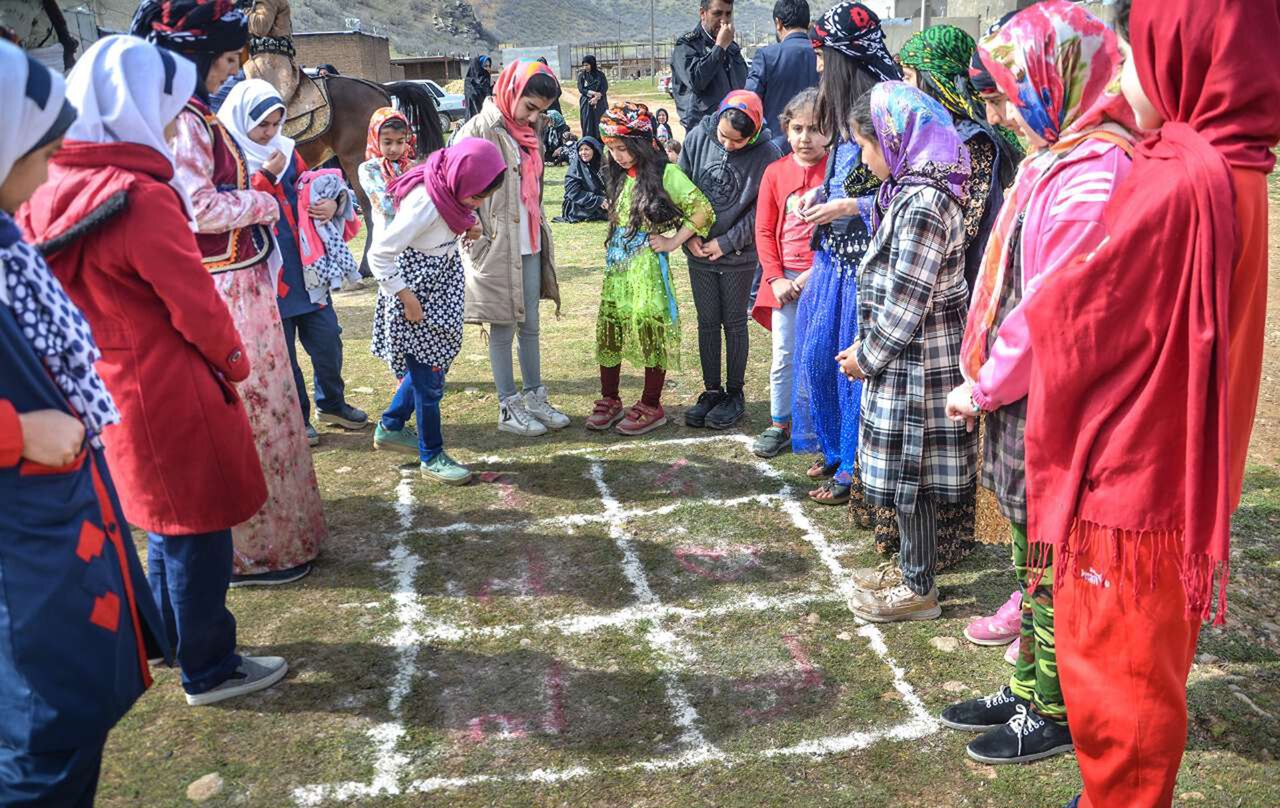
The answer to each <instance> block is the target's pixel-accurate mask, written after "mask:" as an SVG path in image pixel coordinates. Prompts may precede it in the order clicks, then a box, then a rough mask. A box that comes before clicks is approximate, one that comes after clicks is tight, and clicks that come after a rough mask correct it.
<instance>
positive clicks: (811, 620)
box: [804, 612, 822, 626]
mask: <svg viewBox="0 0 1280 808" xmlns="http://www.w3.org/2000/svg"><path fill="white" fill-rule="evenodd" d="M821 620H822V618H821V617H819V616H818V613H817V612H809V613H808V614H806V615H805V616H804V621H805V622H806V623H808V624H809V625H811V626H816V625H817V624H818V623H819V622H821Z"/></svg>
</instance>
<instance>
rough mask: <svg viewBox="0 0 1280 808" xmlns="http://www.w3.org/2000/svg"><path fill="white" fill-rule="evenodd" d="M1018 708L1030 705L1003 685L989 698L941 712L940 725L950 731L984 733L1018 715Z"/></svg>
mask: <svg viewBox="0 0 1280 808" xmlns="http://www.w3.org/2000/svg"><path fill="white" fill-rule="evenodd" d="M1020 706H1021V707H1030V706H1031V703H1030V702H1028V701H1027V700H1026V699H1023V698H1019V697H1018V696H1015V695H1013V691H1012V690H1010V689H1009V686H1008V685H1005V686H1004V687H1002V688H1000V689H999V690H998V691H996V692H995V693H992V694H991V695H990V696H979V697H978V698H976V699H969V700H968V701H962V702H960V703H959V704H953V705H951V706H950V707H948V708H947V709H945V710H943V711H942V716H941V718H942V724H943V726H947V727H951V728H952V729H963V730H967V731H969V732H986V731H987V730H989V729H995V728H997V727H1002V726H1004V725H1005V724H1006V723H1008V721H1009V719H1010V718H1013V717H1014V716H1015V715H1017V714H1018V707H1020Z"/></svg>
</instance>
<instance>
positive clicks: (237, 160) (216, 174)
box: [186, 98, 272, 275]
mask: <svg viewBox="0 0 1280 808" xmlns="http://www.w3.org/2000/svg"><path fill="white" fill-rule="evenodd" d="M186 109H188V110H190V111H191V112H194V113H195V114H196V115H197V116H198V117H199V118H200V120H201V122H203V123H204V128H205V131H206V132H207V133H208V134H209V143H210V144H211V146H212V149H213V185H214V187H215V188H217V189H218V190H219V191H244V190H248V188H249V169H248V167H247V166H246V165H245V160H244V154H243V153H242V152H241V151H240V147H239V146H238V145H237V144H236V142H235V140H234V139H232V138H231V137H230V136H229V135H228V134H227V130H226V129H224V128H223V127H222V122H221V121H219V120H218V117H217V116H216V115H214V114H213V112H212V111H210V109H209V108H208V107H207V106H205V105H204V103H203V102H201V101H200V100H199V99H197V98H192V99H191V100H190V101H188V102H187V105H186ZM196 244H197V245H199V247H200V254H201V255H203V256H204V267H205V269H207V270H209V272H210V274H214V275H216V274H218V273H220V272H231V271H232V270H237V269H248V268H249V267H252V266H257V265H258V264H260V263H262V262H263V261H265V260H266V259H267V256H268V255H270V254H271V249H272V246H271V245H272V242H271V231H270V230H269V229H268V228H267V227H266V226H265V225H260V224H253V225H249V226H248V227H237V228H234V229H232V230H228V231H227V232H225V233H196Z"/></svg>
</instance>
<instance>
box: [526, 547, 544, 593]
mask: <svg viewBox="0 0 1280 808" xmlns="http://www.w3.org/2000/svg"><path fill="white" fill-rule="evenodd" d="M524 558H525V564H526V567H527V570H528V575H527V578H528V587H527V591H529V592H532V593H533V594H535V595H537V596H538V597H543V596H545V595H546V594H547V560H546V559H545V558H543V556H542V551H541V550H539V549H538V548H537V547H536V546H535V545H532V544H530V545H527V546H526V547H525V548H524Z"/></svg>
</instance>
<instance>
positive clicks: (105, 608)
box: [0, 42, 168, 805]
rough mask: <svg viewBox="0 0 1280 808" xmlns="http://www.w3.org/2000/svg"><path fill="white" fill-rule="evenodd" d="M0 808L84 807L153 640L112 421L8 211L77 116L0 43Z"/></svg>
mask: <svg viewBox="0 0 1280 808" xmlns="http://www.w3.org/2000/svg"><path fill="white" fill-rule="evenodd" d="M0 77H2V80H0V109H3V110H4V115H0V501H3V502H4V503H5V505H4V507H3V508H0V536H3V537H4V540H3V541H0V581H3V583H4V597H3V598H0V805H71V804H76V805H80V804H92V802H93V797H94V793H95V791H96V789H97V781H98V770H99V767H100V766H101V762H102V750H103V746H104V744H105V742H106V737H107V733H108V732H109V731H110V730H111V727H112V726H113V725H114V724H115V723H116V722H117V721H118V720H119V719H120V718H121V717H122V716H123V715H124V713H125V712H126V711H127V710H128V709H129V707H130V706H131V705H132V704H133V702H134V701H135V700H136V699H137V698H138V697H139V696H140V695H142V692H143V691H144V690H145V689H146V688H147V687H148V686H149V685H150V683H151V677H150V672H149V668H148V665H147V658H148V657H149V656H154V657H162V656H167V654H168V649H167V646H166V644H165V643H164V639H163V638H164V632H163V630H162V624H161V622H160V618H159V615H158V614H157V611H156V607H155V604H154V603H153V602H152V600H151V598H150V597H148V596H147V595H146V594H145V593H146V591H147V590H146V579H145V578H144V576H143V574H142V566H141V565H140V564H139V563H138V557H137V554H136V553H135V551H134V548H133V543H132V542H131V541H130V540H129V538H128V529H127V527H126V523H125V521H124V515H123V513H122V512H121V509H120V505H119V501H118V499H117V497H116V493H115V486H114V483H113V481H112V477H111V473H110V472H109V471H108V468H107V460H106V457H104V455H103V451H102V443H101V440H100V439H99V438H100V436H101V434H102V433H103V431H104V430H108V431H109V430H111V429H113V428H114V427H113V426H112V425H113V424H115V423H116V422H118V421H119V420H120V412H119V411H118V410H117V408H116V404H115V402H114V400H113V399H112V397H111V394H110V393H109V392H108V390H107V387H106V386H105V385H104V384H103V381H102V379H101V378H100V377H99V376H98V374H97V372H96V371H95V370H94V362H95V361H96V360H97V359H98V358H99V353H98V347H97V345H96V344H95V342H94V338H93V335H92V334H90V332H89V325H88V324H87V323H86V322H85V318H84V316H83V315H82V314H81V312H80V310H79V309H78V308H77V307H76V305H75V304H74V303H73V302H72V301H71V299H70V298H68V296H67V294H66V292H65V291H64V290H63V287H62V285H61V284H60V283H59V282H58V280H57V279H55V278H54V277H53V275H52V274H51V273H50V271H49V267H48V266H47V265H46V264H45V262H44V259H43V257H41V255H40V253H39V252H38V251H37V250H36V249H35V248H34V247H33V246H31V245H30V244H28V243H27V242H25V241H24V240H23V236H22V234H21V232H20V231H19V230H18V227H17V225H16V223H15V222H14V219H13V217H12V214H13V213H14V212H15V210H16V209H17V208H18V206H19V205H21V204H22V203H24V202H25V201H26V200H27V199H28V198H29V197H30V196H31V194H32V193H33V192H34V191H35V190H36V188H37V186H39V185H40V184H41V183H42V182H44V180H45V176H46V171H47V164H48V162H49V159H50V157H51V156H52V155H53V154H54V153H55V152H56V151H57V150H58V148H59V147H60V146H61V144H62V140H63V136H64V134H65V133H66V130H67V128H68V126H70V125H71V122H72V121H73V120H74V119H75V115H76V112H75V109H74V108H73V107H72V106H71V105H70V104H69V103H67V100H66V97H65V87H64V84H63V80H62V77H61V76H59V75H56V74H54V73H51V72H50V71H49V70H48V69H47V68H45V67H43V66H42V65H40V64H38V63H36V62H35V61H33V60H32V59H31V58H30V57H29V56H28V55H27V54H26V53H24V52H23V51H21V50H19V49H18V48H16V47H14V46H13V45H10V44H9V43H7V42H0Z"/></svg>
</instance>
